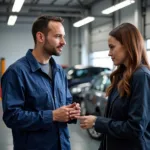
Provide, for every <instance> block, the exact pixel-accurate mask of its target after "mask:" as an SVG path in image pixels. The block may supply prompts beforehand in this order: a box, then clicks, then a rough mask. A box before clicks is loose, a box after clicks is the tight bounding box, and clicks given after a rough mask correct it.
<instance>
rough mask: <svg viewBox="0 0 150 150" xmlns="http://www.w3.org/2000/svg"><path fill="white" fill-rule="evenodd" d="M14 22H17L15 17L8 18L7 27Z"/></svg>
mask: <svg viewBox="0 0 150 150" xmlns="http://www.w3.org/2000/svg"><path fill="white" fill-rule="evenodd" d="M16 20H17V16H9V18H8V23H7V24H8V25H9V26H13V25H14V24H15V22H16Z"/></svg>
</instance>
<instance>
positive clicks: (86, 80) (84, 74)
mask: <svg viewBox="0 0 150 150" xmlns="http://www.w3.org/2000/svg"><path fill="white" fill-rule="evenodd" d="M106 70H110V69H109V68H102V67H74V68H71V69H68V70H67V78H68V85H69V89H70V91H71V94H72V96H73V101H75V102H78V103H80V102H81V100H80V97H79V95H80V93H82V92H83V91H84V90H85V89H86V90H87V89H88V88H89V87H90V85H91V82H92V80H93V79H94V78H95V77H96V76H97V75H98V74H99V73H100V72H102V71H106Z"/></svg>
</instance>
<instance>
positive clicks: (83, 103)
mask: <svg viewBox="0 0 150 150" xmlns="http://www.w3.org/2000/svg"><path fill="white" fill-rule="evenodd" d="M80 107H81V115H82V116H84V115H86V113H87V112H86V107H85V102H84V101H81V104H80Z"/></svg>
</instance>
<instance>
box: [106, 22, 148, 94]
mask: <svg viewBox="0 0 150 150" xmlns="http://www.w3.org/2000/svg"><path fill="white" fill-rule="evenodd" d="M109 35H110V36H112V37H114V38H115V39H116V40H117V41H119V42H120V43H121V44H122V45H123V46H124V47H125V50H126V51H127V55H128V65H127V66H126V67H125V66H124V65H120V66H118V67H117V69H116V70H115V71H114V72H112V74H111V75H110V80H111V85H110V86H109V87H108V89H107V92H106V95H109V94H110V93H111V91H112V89H113V88H114V87H116V86H117V88H118V91H119V94H120V96H125V95H127V96H130V92H131V91H130V84H129V82H130V80H131V77H132V75H133V73H134V72H135V71H136V69H137V68H139V67H140V65H141V64H142V65H145V66H146V67H147V68H150V66H149V63H148V58H147V54H146V50H145V47H144V40H143V37H142V35H141V33H140V32H139V31H138V29H137V28H136V27H135V26H134V25H132V24H130V23H123V24H121V25H119V26H118V27H116V28H114V29H113V30H112V31H111V32H110V33H109Z"/></svg>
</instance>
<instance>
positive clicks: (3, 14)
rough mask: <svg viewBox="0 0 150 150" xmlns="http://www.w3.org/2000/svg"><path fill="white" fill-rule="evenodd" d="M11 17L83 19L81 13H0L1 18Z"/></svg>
mask: <svg viewBox="0 0 150 150" xmlns="http://www.w3.org/2000/svg"><path fill="white" fill-rule="evenodd" d="M9 15H17V16H19V17H38V16H40V15H49V16H60V17H83V15H82V14H80V13H54V12H49V13H44V14H43V13H41V12H39V13H38V12H36V13H35V12H30V13H22V12H20V13H13V12H0V16H9Z"/></svg>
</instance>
